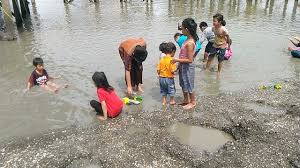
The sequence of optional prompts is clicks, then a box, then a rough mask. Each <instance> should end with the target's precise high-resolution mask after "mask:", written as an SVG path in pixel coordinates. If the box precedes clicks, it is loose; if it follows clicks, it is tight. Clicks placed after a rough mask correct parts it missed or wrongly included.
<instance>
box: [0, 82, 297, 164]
mask: <svg viewBox="0 0 300 168" xmlns="http://www.w3.org/2000/svg"><path fill="white" fill-rule="evenodd" d="M279 82H281V83H282V85H283V88H282V89H281V90H274V89H268V90H263V91H260V90H258V89H257V88H252V89H248V90H243V91H240V92H234V93H222V94H218V95H210V96H202V97H198V105H197V107H196V109H194V110H193V111H189V112H187V111H182V110H180V108H177V107H175V108H171V107H169V108H168V109H167V110H166V111H164V110H162V111H155V112H139V111H137V112H130V113H128V114H127V115H124V116H122V117H120V118H118V119H114V120H108V121H106V122H105V123H100V124H99V123H94V124H93V125H91V126H89V127H88V128H82V127H70V128H66V129H57V130H51V131H49V132H44V133H41V134H39V135H35V136H32V137H24V138H16V139H12V140H7V141H6V142H4V143H2V144H1V145H0V167H39V166H40V167H209V168H211V167H272V168H274V167H299V166H300V104H299V102H300V94H299V93H300V88H299V85H300V81H299V79H298V80H296V81H295V80H285V81H279ZM249 104H252V105H251V106H249ZM253 104H255V105H257V106H261V107H264V108H266V109H267V110H266V112H265V113H264V112H263V111H262V110H261V109H262V108H256V106H253ZM251 108H252V109H251ZM256 109H257V110H256ZM268 109H272V110H268ZM276 110H277V111H279V112H276ZM274 111H275V112H274ZM178 122H180V123H184V124H188V125H194V126H202V127H208V128H216V129H219V130H221V131H224V132H226V133H229V134H230V135H232V137H233V138H234V141H229V142H227V143H226V144H225V145H224V146H222V147H221V148H220V149H218V150H216V151H214V152H208V151H203V150H197V149H196V148H194V147H192V146H188V145H183V144H181V143H180V142H179V141H178V139H177V138H176V137H175V136H174V135H173V134H171V133H170V132H169V128H170V126H172V125H173V124H174V123H178Z"/></svg>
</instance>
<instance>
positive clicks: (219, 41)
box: [213, 26, 228, 48]
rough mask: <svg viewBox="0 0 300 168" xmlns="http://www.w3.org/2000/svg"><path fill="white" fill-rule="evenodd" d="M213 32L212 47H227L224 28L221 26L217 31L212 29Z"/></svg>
mask: <svg viewBox="0 0 300 168" xmlns="http://www.w3.org/2000/svg"><path fill="white" fill-rule="evenodd" d="M213 32H214V33H215V43H214V47H216V48H226V47H227V35H228V30H227V29H226V28H225V27H224V26H221V27H220V28H218V29H216V28H213Z"/></svg>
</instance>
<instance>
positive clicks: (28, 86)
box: [27, 82, 32, 91]
mask: <svg viewBox="0 0 300 168" xmlns="http://www.w3.org/2000/svg"><path fill="white" fill-rule="evenodd" d="M31 87H32V85H31V83H30V82H28V83H27V91H29V90H30V88H31Z"/></svg>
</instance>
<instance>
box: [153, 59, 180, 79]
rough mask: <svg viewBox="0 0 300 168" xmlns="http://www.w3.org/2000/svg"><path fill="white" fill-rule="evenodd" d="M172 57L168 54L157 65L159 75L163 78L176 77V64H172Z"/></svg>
mask: <svg viewBox="0 0 300 168" xmlns="http://www.w3.org/2000/svg"><path fill="white" fill-rule="evenodd" d="M172 59H173V58H172V57H171V56H170V55H169V54H168V55H166V56H164V57H163V58H161V60H160V61H159V64H158V65H157V70H158V72H159V73H158V75H159V76H160V77H162V78H174V72H175V71H176V64H172V63H171V62H172Z"/></svg>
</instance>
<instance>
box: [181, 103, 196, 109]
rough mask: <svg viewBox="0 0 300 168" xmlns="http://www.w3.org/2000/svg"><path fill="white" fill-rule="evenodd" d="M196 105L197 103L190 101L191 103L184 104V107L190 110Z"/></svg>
mask: <svg viewBox="0 0 300 168" xmlns="http://www.w3.org/2000/svg"><path fill="white" fill-rule="evenodd" d="M195 106H196V103H194V104H193V103H189V104H187V105H185V106H183V109H185V110H190V109H192V108H194V107H195Z"/></svg>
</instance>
